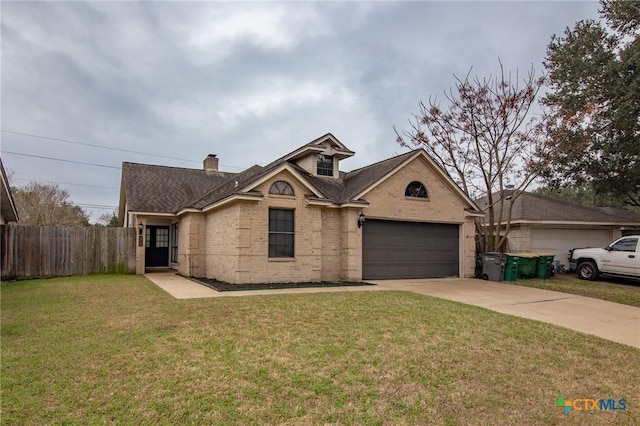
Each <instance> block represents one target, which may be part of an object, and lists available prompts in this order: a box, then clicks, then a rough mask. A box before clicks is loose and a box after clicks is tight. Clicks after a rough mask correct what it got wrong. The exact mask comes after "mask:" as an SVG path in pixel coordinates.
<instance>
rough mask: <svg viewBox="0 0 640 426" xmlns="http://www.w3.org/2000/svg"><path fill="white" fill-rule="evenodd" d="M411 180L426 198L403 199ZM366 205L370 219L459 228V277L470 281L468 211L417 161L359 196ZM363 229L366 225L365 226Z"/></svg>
mask: <svg viewBox="0 0 640 426" xmlns="http://www.w3.org/2000/svg"><path fill="white" fill-rule="evenodd" d="M414 180H417V181H419V182H421V183H422V184H423V185H424V186H425V187H426V189H427V193H428V198H427V199H421V198H412V197H405V195H404V193H405V190H406V188H407V185H409V184H410V183H411V182H413V181H414ZM363 198H364V199H365V200H367V201H368V202H369V203H370V206H369V207H367V208H366V209H365V214H366V216H367V217H368V218H371V219H390V220H410V221H420V222H434V223H454V224H459V225H461V226H460V231H459V235H460V261H461V267H460V275H461V276H465V277H472V276H473V273H474V265H475V228H474V223H473V218H471V217H465V211H464V209H465V208H466V207H468V206H467V205H466V204H465V202H464V201H463V200H462V199H461V198H460V197H459V196H458V195H457V194H456V192H455V190H454V188H452V187H451V186H450V185H449V184H448V183H447V182H446V181H445V180H443V179H442V178H441V177H440V175H439V174H437V173H436V172H435V171H434V169H433V168H432V167H431V166H430V165H429V164H428V163H427V162H426V161H425V160H424V159H422V158H421V157H418V158H416V159H414V160H412V161H411V162H410V163H409V164H407V165H406V166H405V167H403V168H402V169H401V170H399V171H397V172H396V173H395V174H394V175H392V176H391V177H389V178H388V179H387V180H385V181H384V182H383V183H382V184H380V185H378V186H377V187H375V188H374V189H372V190H371V191H370V192H368V193H367V194H365V195H364V196H363ZM365 226H366V223H365Z"/></svg>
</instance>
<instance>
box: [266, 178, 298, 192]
mask: <svg viewBox="0 0 640 426" xmlns="http://www.w3.org/2000/svg"><path fill="white" fill-rule="evenodd" d="M269 194H274V195H296V194H295V193H294V192H293V187H292V186H291V185H290V184H289V182H285V181H283V180H279V181H277V182H274V183H273V185H271V188H269Z"/></svg>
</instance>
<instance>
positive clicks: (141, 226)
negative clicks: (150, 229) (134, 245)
mask: <svg viewBox="0 0 640 426" xmlns="http://www.w3.org/2000/svg"><path fill="white" fill-rule="evenodd" d="M143 232H144V224H143V223H142V222H140V223H138V247H142V246H143V245H144V237H143V236H142V233H143Z"/></svg>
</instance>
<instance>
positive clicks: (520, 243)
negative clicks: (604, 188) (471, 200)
mask: <svg viewBox="0 0 640 426" xmlns="http://www.w3.org/2000/svg"><path fill="white" fill-rule="evenodd" d="M510 194H511V192H510V191H506V192H505V207H504V208H505V211H507V210H506V209H508V208H509V202H510V201H511V198H510ZM497 199H499V198H497V197H496V195H494V204H495V205H496V208H497V203H496V201H495V200H497ZM476 202H477V203H478V206H480V208H485V209H486V205H487V202H486V199H479V200H477V201H476ZM505 216H506V214H505ZM487 217H488V216H487ZM503 223H506V219H505V220H503ZM632 233H640V214H636V213H633V212H631V211H629V210H623V209H615V208H611V207H591V206H585V205H582V204H579V203H574V202H571V201H565V200H559V199H557V198H552V197H548V196H544V195H539V194H533V193H530V192H524V193H522V194H520V195H519V196H518V197H516V201H515V202H514V204H513V210H512V215H511V228H510V231H509V235H508V247H507V249H508V250H509V251H512V252H533V253H549V254H553V255H555V260H557V261H559V263H560V264H562V265H565V266H568V264H569V260H568V257H567V256H568V252H569V250H570V249H572V248H578V247H605V246H606V245H608V244H609V243H611V242H613V241H614V240H616V239H618V238H620V237H621V236H623V235H630V234H632Z"/></svg>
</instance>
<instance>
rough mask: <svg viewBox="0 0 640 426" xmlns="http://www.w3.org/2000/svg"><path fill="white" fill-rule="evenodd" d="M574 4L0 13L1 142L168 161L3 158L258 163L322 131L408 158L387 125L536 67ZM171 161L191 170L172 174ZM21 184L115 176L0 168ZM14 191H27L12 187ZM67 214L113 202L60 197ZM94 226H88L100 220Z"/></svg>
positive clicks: (92, 196)
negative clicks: (473, 81)
mask: <svg viewBox="0 0 640 426" xmlns="http://www.w3.org/2000/svg"><path fill="white" fill-rule="evenodd" d="M597 9H598V4H597V3H577V2H547V3H545V2H498V3H491V2H453V3H450V2H379V3H378V2H366V3H365V2H344V3H334V2H317V3H296V2H286V3H225V2H5V3H3V5H2V16H1V25H2V52H1V55H2V127H3V129H7V130H13V131H18V132H24V133H31V134H35V135H44V136H50V137H53V138H61V139H69V140H74V141H80V142H86V143H93V144H98V145H104V146H109V147H114V148H125V149H129V150H136V151H142V152H147V153H149V154H158V155H163V156H169V157H174V159H173V160H172V159H167V158H158V157H150V156H145V155H137V154H130V153H124V152H118V151H108V150H100V149H96V148H89V147H81V146H75V145H70V144H64V143H61V142H56V141H51V140H44V139H37V138H29V137H24V136H18V135H10V134H6V133H2V150H3V151H5V150H6V151H19V152H25V153H31V154H41V155H45V156H51V157H63V158H67V159H71V160H74V161H85V162H91V163H102V164H108V165H115V166H118V165H119V164H121V162H122V161H136V162H146V163H155V164H168V165H178V166H187V167H200V166H201V160H202V159H203V158H204V156H205V155H206V154H208V153H210V152H211V153H216V154H218V155H219V157H220V159H221V160H220V163H221V168H222V169H223V170H229V171H238V170H240V169H242V168H246V167H249V166H251V165H252V164H255V163H258V164H266V163H269V162H270V161H272V160H273V159H274V158H275V157H277V156H279V155H283V154H285V153H287V152H289V151H291V150H293V149H295V148H297V147H298V146H300V145H302V144H304V143H306V142H308V141H310V140H313V139H315V138H316V137H318V136H320V135H323V134H325V133H327V132H333V133H334V134H335V135H336V136H337V137H338V138H340V139H341V140H342V141H343V142H344V143H345V144H346V145H347V146H348V147H350V148H351V149H353V150H355V151H356V152H357V155H356V156H355V157H353V158H351V159H349V160H348V161H346V162H345V164H344V166H345V169H346V170H348V169H351V168H357V167H361V166H363V165H366V164H368V163H371V162H373V161H379V160H381V159H383V158H386V157H389V156H391V155H394V154H397V153H400V152H403V149H402V148H400V147H399V146H398V145H397V144H395V142H394V140H395V135H394V133H393V129H392V126H393V125H394V124H395V125H397V126H398V127H399V128H401V129H402V128H403V127H404V126H405V125H406V122H407V119H408V118H409V117H410V116H411V114H412V113H413V112H415V111H416V110H417V105H418V102H419V101H420V100H426V99H428V97H429V95H439V96H440V97H441V96H442V93H443V91H444V90H447V89H448V88H449V87H451V86H452V83H453V78H452V74H453V73H456V74H458V75H464V74H466V73H467V72H468V71H469V69H470V67H471V66H473V73H474V75H475V74H478V75H480V76H483V75H486V74H488V73H491V72H495V71H496V69H497V65H498V64H497V57H498V56H499V57H500V58H501V59H502V60H503V62H504V64H505V67H506V68H507V69H514V68H519V69H520V70H521V72H523V71H526V70H528V68H529V66H530V65H531V64H532V63H533V64H534V65H535V66H536V67H538V68H539V67H540V66H541V61H542V58H543V57H544V54H545V47H546V44H547V43H548V41H549V38H550V36H551V35H552V34H554V33H559V32H561V31H562V30H563V29H564V27H566V26H571V25H573V23H574V22H575V21H576V20H578V19H583V18H590V17H596V16H597ZM182 159H191V162H189V161H183V160H182ZM3 162H4V164H5V167H7V168H9V169H12V170H15V172H16V177H17V178H20V179H34V180H46V181H58V182H72V183H74V182H75V183H77V184H91V185H102V186H115V187H117V186H119V183H120V176H119V172H118V171H117V170H111V169H100V168H95V167H91V166H83V165H73V166H72V165H70V164H61V163H55V162H52V161H46V160H36V159H29V158H22V157H18V156H11V155H9V154H7V155H5V154H3ZM22 182H24V181H22ZM67 189H68V190H69V191H70V193H71V195H72V198H73V199H74V200H75V201H76V202H80V203H90V204H104V205H115V204H117V203H118V197H117V190H116V191H113V190H107V189H105V190H104V191H102V190H98V189H95V188H86V187H82V186H69V187H67ZM103 212H104V211H96V214H94V216H95V217H97V216H99V215H100V213H103Z"/></svg>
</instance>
